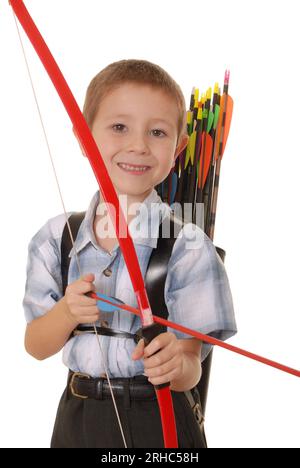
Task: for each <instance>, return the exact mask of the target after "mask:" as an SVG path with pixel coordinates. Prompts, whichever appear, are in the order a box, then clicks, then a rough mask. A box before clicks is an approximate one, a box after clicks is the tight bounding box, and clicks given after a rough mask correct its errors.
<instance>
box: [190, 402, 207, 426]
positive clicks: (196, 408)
mask: <svg viewBox="0 0 300 468" xmlns="http://www.w3.org/2000/svg"><path fill="white" fill-rule="evenodd" d="M193 412H194V415H195V417H196V420H197V422H198V424H199V426H202V425H203V423H204V421H205V418H204V416H203V413H202V411H201V405H200V404H199V403H196V404H195V406H194V408H193Z"/></svg>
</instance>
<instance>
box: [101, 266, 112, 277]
mask: <svg viewBox="0 0 300 468" xmlns="http://www.w3.org/2000/svg"><path fill="white" fill-rule="evenodd" d="M103 274H104V275H105V276H107V277H109V276H111V275H112V270H111V269H110V268H106V269H105V270H104V271H103Z"/></svg>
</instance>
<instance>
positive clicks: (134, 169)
mask: <svg viewBox="0 0 300 468" xmlns="http://www.w3.org/2000/svg"><path fill="white" fill-rule="evenodd" d="M118 167H119V168H120V169H122V170H123V171H125V172H130V173H137V174H142V173H144V172H147V171H148V170H149V169H151V167H150V166H138V165H136V164H126V163H118Z"/></svg>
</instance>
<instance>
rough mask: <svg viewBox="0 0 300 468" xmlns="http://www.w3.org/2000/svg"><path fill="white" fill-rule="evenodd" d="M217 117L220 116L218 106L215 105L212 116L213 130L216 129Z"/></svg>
mask: <svg viewBox="0 0 300 468" xmlns="http://www.w3.org/2000/svg"><path fill="white" fill-rule="evenodd" d="M219 115H220V106H219V104H216V105H215V115H214V130H216V128H217V125H218V120H219Z"/></svg>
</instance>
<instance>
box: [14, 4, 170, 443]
mask: <svg viewBox="0 0 300 468" xmlns="http://www.w3.org/2000/svg"><path fill="white" fill-rule="evenodd" d="M10 5H11V6H12V8H13V10H14V12H15V14H16V16H17V18H18V20H19V22H20V24H21V25H22V27H23V29H24V31H25V33H26V34H27V36H28V38H29V40H30V42H31V43H32V45H33V47H34V49H35V51H36V52H37V54H38V56H39V58H40V60H41V62H42V63H43V65H44V67H45V69H46V71H47V73H48V75H49V77H50V79H51V81H52V83H53V84H54V86H55V88H56V91H57V93H58V94H59V96H60V99H61V101H62V103H63V105H64V107H65V109H66V111H67V113H68V114H69V117H70V119H71V121H72V123H73V126H74V130H75V132H76V135H77V137H78V139H79V140H80V143H81V146H82V148H83V150H84V152H85V154H86V156H87V158H88V159H89V162H90V164H91V166H92V169H93V171H94V174H95V177H96V179H97V182H98V184H99V188H100V191H101V194H102V196H103V199H104V201H105V202H106V204H107V208H108V212H109V214H110V217H111V219H112V222H113V223H114V228H115V231H116V235H117V237H118V240H119V244H120V248H121V250H122V253H123V256H124V260H125V263H126V266H127V269H128V272H129V276H130V279H131V282H132V285H133V288H134V291H135V294H136V297H137V302H138V306H139V313H140V317H141V320H142V325H143V328H144V329H145V330H149V329H151V327H152V326H153V325H154V320H153V316H152V311H151V307H150V304H149V300H148V296H147V292H146V288H145V284H144V280H143V276H142V273H141V269H140V266H139V262H138V258H137V255H136V251H135V248H134V245H133V241H132V238H131V236H130V234H129V230H128V226H127V223H126V221H125V218H124V215H123V212H122V210H121V208H120V205H119V199H118V197H117V194H116V192H115V189H114V186H113V184H112V182H111V179H110V177H109V174H108V172H107V169H106V166H105V164H104V162H103V159H102V156H101V154H100V152H99V149H98V147H97V145H96V143H95V140H94V138H93V136H92V134H91V132H90V129H89V127H88V125H87V123H86V121H85V119H84V117H83V115H82V113H81V111H80V109H79V106H78V104H77V102H76V100H75V98H74V96H73V94H72V92H71V90H70V88H69V86H68V84H67V82H66V80H65V78H64V76H63V75H62V73H61V71H60V69H59V67H58V65H57V63H56V61H55V59H54V58H53V56H52V54H51V52H50V50H49V48H48V46H47V44H46V43H45V41H44V39H43V38H42V36H41V34H40V32H39V30H38V29H37V27H36V25H35V23H34V21H33V20H32V18H31V16H30V14H29V13H28V11H27V9H26V7H25V5H24V3H23V1H22V0H10ZM120 226H121V227H122V228H123V227H124V228H125V230H126V236H125V237H121V236H119V233H120ZM155 390H156V394H157V400H158V403H159V409H160V414H161V421H162V429H163V437H164V443H165V447H166V448H176V447H177V446H178V445H177V433H176V424H175V415H174V409H173V403H172V397H171V392H170V388H169V385H167V386H165V387H163V388H158V389H155Z"/></svg>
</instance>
